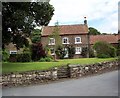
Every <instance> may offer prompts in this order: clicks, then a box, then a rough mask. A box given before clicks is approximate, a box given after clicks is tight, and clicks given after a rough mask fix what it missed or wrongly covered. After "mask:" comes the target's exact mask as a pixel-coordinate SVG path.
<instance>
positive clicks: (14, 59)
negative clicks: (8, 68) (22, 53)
mask: <svg viewBox="0 0 120 98" xmlns="http://www.w3.org/2000/svg"><path fill="white" fill-rule="evenodd" d="M9 61H10V62H17V54H10V57H9Z"/></svg>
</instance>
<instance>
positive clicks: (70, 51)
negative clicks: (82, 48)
mask: <svg viewBox="0 0 120 98" xmlns="http://www.w3.org/2000/svg"><path fill="white" fill-rule="evenodd" d="M67 48H68V57H69V58H73V56H74V54H75V47H73V46H72V45H71V46H68V47H67Z"/></svg>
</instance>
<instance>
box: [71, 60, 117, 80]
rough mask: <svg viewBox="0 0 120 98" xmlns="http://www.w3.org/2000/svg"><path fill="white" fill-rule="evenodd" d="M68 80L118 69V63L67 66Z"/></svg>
mask: <svg viewBox="0 0 120 98" xmlns="http://www.w3.org/2000/svg"><path fill="white" fill-rule="evenodd" d="M69 67H70V78H76V77H81V76H86V75H90V74H94V73H100V72H103V71H109V70H114V69H118V61H111V62H102V63H96V64H90V65H69Z"/></svg>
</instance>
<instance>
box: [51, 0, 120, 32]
mask: <svg viewBox="0 0 120 98" xmlns="http://www.w3.org/2000/svg"><path fill="white" fill-rule="evenodd" d="M119 1H120V0H50V4H52V5H53V6H54V8H55V12H54V13H55V14H54V16H53V17H52V20H51V21H50V23H49V25H54V24H55V22H56V21H58V22H59V25H68V24H83V21H84V16H86V17H87V20H88V26H89V27H94V28H96V29H98V31H100V32H102V33H117V32H118V2H119Z"/></svg>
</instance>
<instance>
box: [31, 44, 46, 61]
mask: <svg viewBox="0 0 120 98" xmlns="http://www.w3.org/2000/svg"><path fill="white" fill-rule="evenodd" d="M31 51H32V60H33V61H38V60H40V58H44V57H45V56H46V53H45V50H44V49H43V46H42V44H41V43H35V44H33V45H32V47H31Z"/></svg>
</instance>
